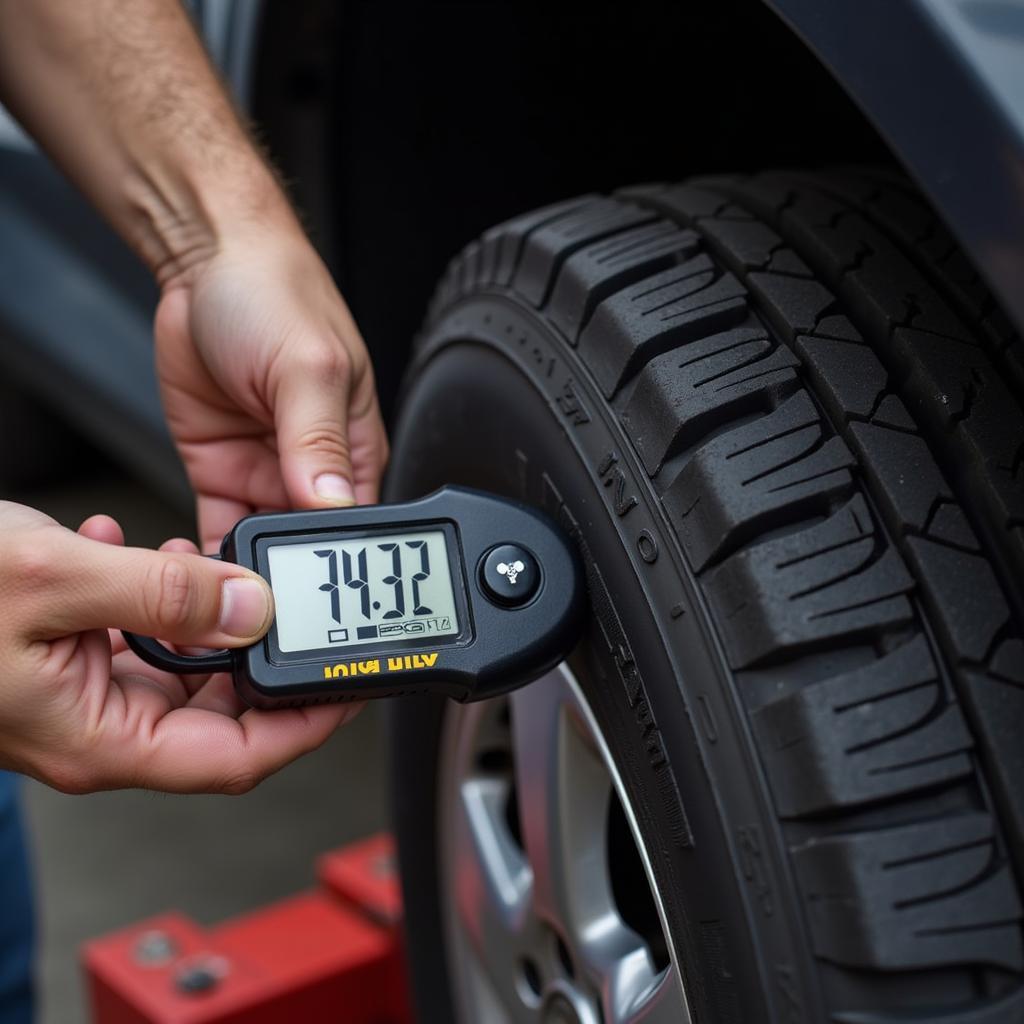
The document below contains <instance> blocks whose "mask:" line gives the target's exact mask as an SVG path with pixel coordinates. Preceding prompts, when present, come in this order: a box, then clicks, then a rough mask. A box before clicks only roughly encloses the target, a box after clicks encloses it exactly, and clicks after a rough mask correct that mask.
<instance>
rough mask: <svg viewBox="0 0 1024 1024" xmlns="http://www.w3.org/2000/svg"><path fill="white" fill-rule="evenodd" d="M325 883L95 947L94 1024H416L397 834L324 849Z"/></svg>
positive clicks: (155, 925)
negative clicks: (210, 922)
mask: <svg viewBox="0 0 1024 1024" xmlns="http://www.w3.org/2000/svg"><path fill="white" fill-rule="evenodd" d="M318 876H319V879H320V883H321V886H320V888H319V889H317V890H313V891H311V892H305V893H300V894H299V895H297V896H294V897H292V898H291V899H287V900H284V901H282V902H280V903H275V904H272V905H271V906H268V907H265V908H262V909H260V910H257V911H255V912H253V913H250V914H245V915H243V916H242V917H238V918H235V919H234V920H231V921H227V922H225V923H223V924H220V925H217V926H216V927H213V928H202V927H200V926H199V925H197V924H195V923H194V922H193V921H191V920H189V919H188V918H186V917H184V916H182V915H180V914H175V913H168V914H162V915H160V916H159V917H154V918H150V919H149V920H146V921H141V922H139V923H138V924H135V925H132V926H131V927H130V928H125V929H124V930H122V931H119V932H115V933H113V934H111V935H106V936H103V937H101V938H99V939H95V940H93V941H91V942H89V943H87V944H86V945H85V947H84V949H83V953H82V958H83V963H84V966H85V969H86V972H87V974H88V983H89V994H90V1000H91V1004H92V1014H93V1021H94V1024H279V1022H281V1021H294V1022H296V1024H298V1022H302V1024H319V1022H328V1021H330V1022H334V1021H344V1022H345V1024H409V1022H410V1021H411V1020H412V1015H411V1011H410V1009H409V1002H408V993H407V985H406V980H405V970H404V963H403V957H402V943H401V934H400V925H401V896H400V890H399V885H398V879H397V877H396V874H395V868H394V855H393V849H392V843H391V837H390V836H387V835H381V836H375V837H373V838H371V839H368V840H365V841H363V842H361V843H356V844H354V845H352V846H348V847H344V848H343V849H341V850H338V851H335V852H333V853H329V854H326V855H325V856H324V857H322V858H321V859H320V862H319V864H318Z"/></svg>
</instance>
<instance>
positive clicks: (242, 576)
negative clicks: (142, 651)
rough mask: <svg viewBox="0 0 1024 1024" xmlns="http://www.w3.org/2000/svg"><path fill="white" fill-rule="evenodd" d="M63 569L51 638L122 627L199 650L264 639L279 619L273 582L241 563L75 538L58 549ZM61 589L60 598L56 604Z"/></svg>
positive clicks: (47, 614)
mask: <svg viewBox="0 0 1024 1024" xmlns="http://www.w3.org/2000/svg"><path fill="white" fill-rule="evenodd" d="M51 553H52V555H53V556H54V558H55V560H56V564H57V565H58V566H59V568H58V569H57V570H56V571H55V572H54V573H53V575H54V577H55V578H54V579H53V581H52V582H53V583H54V584H55V586H54V587H48V588H47V591H48V594H47V596H48V597H49V598H50V600H49V601H48V607H47V608H46V609H45V610H43V612H42V614H40V615H38V616H35V621H36V622H37V623H39V630H38V631H40V632H45V633H46V634H47V635H46V636H45V637H43V638H44V639H54V638H56V637H59V636H67V635H69V634H71V633H80V632H83V631H85V630H88V629H103V628H118V629H127V630H130V631H131V632H133V633H141V634H143V635H146V636H154V637H158V638H159V639H161V640H167V641H170V642H172V643H177V644H190V645H194V646H197V647H238V646H243V645H245V644H251V643H253V642H255V641H256V640H258V639H259V638H260V637H261V636H263V634H264V633H266V631H267V629H269V627H270V623H271V621H272V619H273V615H274V601H273V596H272V595H271V592H270V587H269V586H268V585H267V583H266V582H265V581H264V580H263V579H262V578H261V577H259V576H257V575H256V574H255V573H252V572H248V571H247V570H245V569H243V568H241V567H240V566H237V565H232V564H230V563H226V562H218V561H216V560H214V559H211V558H204V557H203V556H202V555H194V554H189V553H185V552H179V551H149V550H146V549H144V548H123V547H115V546H113V545H110V544H104V543H102V542H100V541H96V540H90V539H89V538H87V537H81V536H78V535H76V534H73V533H70V532H69V533H68V534H66V536H64V538H63V539H62V541H61V542H59V543H58V544H55V545H54V546H53V548H51ZM54 590H56V591H57V593H59V600H53V599H52V597H53V592H54Z"/></svg>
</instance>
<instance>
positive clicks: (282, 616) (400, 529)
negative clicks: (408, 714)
mask: <svg viewBox="0 0 1024 1024" xmlns="http://www.w3.org/2000/svg"><path fill="white" fill-rule="evenodd" d="M220 557H221V558H222V559H224V560H225V561H228V562H235V563H237V564H238V565H241V566H244V567H245V568H246V569H251V570H253V571H254V572H257V573H259V574H260V575H261V576H262V577H263V578H264V579H266V580H267V581H268V582H269V583H270V587H271V590H272V591H273V592H274V602H275V606H276V610H275V616H274V622H273V625H272V626H271V628H270V632H269V633H267V635H266V636H265V637H264V638H263V639H262V640H260V641H259V642H258V643H256V644H253V645H252V646H250V647H242V648H237V649H233V650H230V651H228V650H224V651H211V652H209V653H208V654H202V655H183V654H177V653H175V652H174V651H171V650H169V649H168V648H167V647H165V646H164V645H163V644H161V643H159V642H158V641H157V640H154V639H153V638H151V637H142V636H138V635H136V634H133V633H128V632H126V633H125V634H124V635H125V639H126V640H127V642H128V645H129V647H131V649H132V650H133V651H135V652H136V654H138V655H139V656H140V657H141V658H142V659H143V660H145V661H146V662H148V663H149V664H151V665H153V666H155V667H156V668H160V669H164V670H166V671H168V672H175V673H179V674H180V673H208V672H230V673H231V674H232V677H233V679H234V684H235V689H236V690H237V692H238V694H239V695H240V696H241V697H242V699H243V700H245V701H246V703H248V704H250V705H252V706H253V707H258V708H274V707H296V706H299V705H305V704H316V703H328V702H332V701H339V700H362V699H366V698H371V697H395V696H401V695H404V694H410V693H424V692H426V693H441V694H446V695H447V696H449V697H452V698H454V699H455V700H458V701H472V700H482V699H484V698H487V697H493V696H496V695H498V694H500V693H505V692H506V691H508V690H511V689H514V688H515V687H517V686H522V685H523V684H525V683H528V682H531V681H532V680H534V679H536V678H537V677H538V676H540V675H542V674H543V673H544V672H546V671H547V670H548V669H550V668H551V667H552V666H554V665H555V664H557V663H558V662H559V661H561V660H562V658H564V657H565V656H566V655H567V654H568V653H569V651H571V650H572V648H573V647H574V646H575V644H576V641H577V640H578V638H579V634H580V630H581V628H582V620H583V600H584V592H583V578H582V569H581V567H580V563H579V557H578V555H577V553H576V550H575V548H574V547H573V545H572V543H571V542H570V540H569V538H568V537H567V536H566V534H565V532H564V531H563V530H561V529H560V528H559V527H558V526H556V525H555V524H554V523H553V522H552V521H551V520H550V519H549V518H548V517H547V516H544V515H542V514H541V513H539V512H537V511H535V510H534V509H531V508H529V507H527V506H525V505H521V504H519V503H517V502H514V501H510V500H509V499H506V498H499V497H495V496H493V495H489V494H484V493H483V492H480V491H472V490H467V489H464V488H460V487H445V488H442V489H441V490H439V491H435V492H434V493H433V494H431V495H429V496H427V497H426V498H421V499H419V500H417V501H411V502H407V503H405V504H400V505H374V506H367V507H359V508H345V509H323V510H318V511H313V512H282V513H275V514H269V515H254V516H248V517H247V518H245V519H242V520H240V521H239V522H238V523H237V524H236V525H235V527H234V528H233V529H232V530H231V532H230V533H229V534H228V535H227V536H226V537H225V538H224V541H223V543H222V545H221V553H220Z"/></svg>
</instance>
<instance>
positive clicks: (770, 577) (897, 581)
mask: <svg viewBox="0 0 1024 1024" xmlns="http://www.w3.org/2000/svg"><path fill="white" fill-rule="evenodd" d="M705 586H706V591H707V594H708V597H709V600H710V603H711V607H712V610H713V612H714V614H715V616H716V619H717V621H718V623H719V630H720V633H721V636H722V640H723V642H724V644H725V648H726V653H727V654H728V657H729V662H730V664H731V665H732V667H733V668H745V667H748V666H751V665H753V664H755V663H757V662H758V661H761V660H762V659H764V658H766V657H768V656H770V655H772V654H776V653H779V652H786V653H787V654H788V655H790V656H792V654H793V652H794V649H795V648H797V647H800V646H803V645H808V644H813V643H817V642H820V641H824V640H834V639H836V638H839V637H851V638H852V637H853V636H856V635H858V634H863V633H867V632H870V631H873V630H878V629H883V628H884V629H890V628H892V627H895V626H902V625H905V624H906V623H909V622H911V621H913V611H912V609H911V605H910V602H909V601H908V600H907V598H906V596H905V595H906V594H907V593H908V592H909V591H910V590H912V589H913V586H914V583H913V580H912V579H911V577H910V575H909V574H908V573H907V570H906V568H905V567H904V565H903V563H902V561H901V560H900V557H899V555H898V554H897V552H896V551H895V550H894V549H893V548H891V547H889V546H888V545H887V543H886V541H885V539H884V537H882V536H881V535H880V534H879V533H878V532H877V530H876V528H875V524H874V522H873V520H872V518H871V514H870V512H869V511H868V508H867V504H866V503H865V501H864V499H863V497H862V496H861V495H859V494H858V495H856V496H855V497H853V498H852V499H851V500H850V501H848V502H847V503H846V504H845V505H844V506H843V507H842V508H841V509H839V510H838V511H836V512H834V513H833V514H832V515H831V516H829V518H828V519H826V520H825V521H824V522H821V523H816V524H815V525H813V526H808V527H806V528H805V529H803V530H801V531H800V532H799V533H794V534H790V535H788V536H785V537H779V538H777V539H775V540H770V541H766V542H765V543H763V544H759V545H757V546H756V547H753V548H749V549H747V550H745V551H741V552H740V553H739V554H736V555H733V556H731V557H730V558H729V559H727V560H726V561H725V562H723V563H722V564H721V565H720V566H717V567H716V568H714V569H712V570H710V571H709V573H708V575H707V577H706V582H705Z"/></svg>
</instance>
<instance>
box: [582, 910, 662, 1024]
mask: <svg viewBox="0 0 1024 1024" xmlns="http://www.w3.org/2000/svg"><path fill="white" fill-rule="evenodd" d="M576 949H577V954H578V956H579V958H580V960H581V961H582V964H583V968H584V971H585V972H586V974H587V976H588V977H589V978H590V979H591V982H592V984H593V985H594V988H595V989H596V990H597V991H598V993H599V994H600V999H601V1005H602V1008H603V1010H604V1020H605V1021H606V1022H607V1024H620V1022H624V1021H632V1020H634V1019H635V1013H636V1010H637V1007H638V1006H640V1005H641V1004H642V1003H643V1001H644V1000H645V998H646V997H647V996H648V995H650V994H651V993H652V991H653V989H654V982H655V971H654V965H653V964H652V962H651V957H650V953H649V952H648V950H647V947H646V946H645V945H644V943H643V940H642V939H641V938H640V937H639V936H638V935H637V934H636V932H634V931H633V930H632V929H631V928H629V927H628V926H627V925H626V924H625V923H624V922H623V920H622V918H621V917H620V916H619V915H618V913H617V912H616V911H614V910H609V912H608V913H607V914H606V915H605V916H604V917H603V918H601V919H599V920H595V921H593V922H591V925H590V927H589V928H587V929H586V930H585V931H583V932H581V933H580V934H579V935H578V937H577V941H576Z"/></svg>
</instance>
